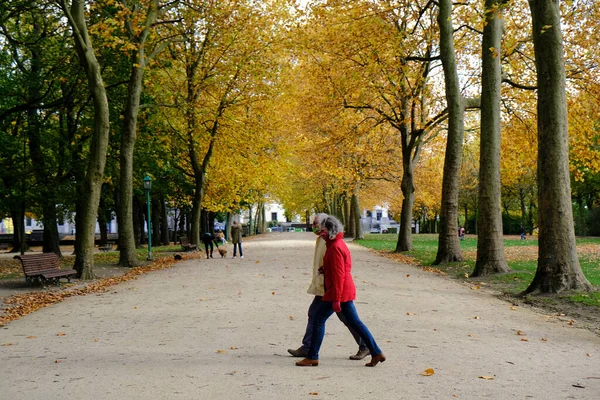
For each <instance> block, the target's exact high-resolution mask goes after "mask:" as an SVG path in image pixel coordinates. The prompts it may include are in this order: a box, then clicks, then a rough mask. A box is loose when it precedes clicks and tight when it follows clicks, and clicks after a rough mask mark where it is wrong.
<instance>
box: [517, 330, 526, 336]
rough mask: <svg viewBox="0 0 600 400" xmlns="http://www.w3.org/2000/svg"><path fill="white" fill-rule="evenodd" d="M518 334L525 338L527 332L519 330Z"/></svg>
mask: <svg viewBox="0 0 600 400" xmlns="http://www.w3.org/2000/svg"><path fill="white" fill-rule="evenodd" d="M516 334H517V335H520V336H524V335H525V332H523V331H520V330H518V329H517V332H516Z"/></svg>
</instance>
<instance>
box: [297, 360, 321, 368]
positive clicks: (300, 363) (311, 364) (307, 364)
mask: <svg viewBox="0 0 600 400" xmlns="http://www.w3.org/2000/svg"><path fill="white" fill-rule="evenodd" d="M318 365H319V360H311V359H310V358H305V359H303V360H300V361H296V366H298V367H316V366H318Z"/></svg>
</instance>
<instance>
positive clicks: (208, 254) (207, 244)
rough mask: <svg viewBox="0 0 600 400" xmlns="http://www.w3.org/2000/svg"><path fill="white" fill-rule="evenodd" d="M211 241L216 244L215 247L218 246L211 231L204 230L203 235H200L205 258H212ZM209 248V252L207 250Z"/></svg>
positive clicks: (212, 247)
mask: <svg viewBox="0 0 600 400" xmlns="http://www.w3.org/2000/svg"><path fill="white" fill-rule="evenodd" d="M213 242H214V244H216V245H217V247H219V245H218V244H217V242H216V241H215V237H214V236H213V234H212V233H210V232H206V233H205V234H204V235H202V243H204V249H205V250H206V258H213V249H214V246H213ZM209 248H210V252H209V251H208V249H209Z"/></svg>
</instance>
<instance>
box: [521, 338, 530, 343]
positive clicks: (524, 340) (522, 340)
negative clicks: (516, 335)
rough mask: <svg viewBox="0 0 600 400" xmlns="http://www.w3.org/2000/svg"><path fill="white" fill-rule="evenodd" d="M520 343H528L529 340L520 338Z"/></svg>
mask: <svg viewBox="0 0 600 400" xmlns="http://www.w3.org/2000/svg"><path fill="white" fill-rule="evenodd" d="M521 342H529V339H527V338H526V337H524V338H521Z"/></svg>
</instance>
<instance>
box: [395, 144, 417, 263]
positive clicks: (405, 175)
mask: <svg viewBox="0 0 600 400" xmlns="http://www.w3.org/2000/svg"><path fill="white" fill-rule="evenodd" d="M403 153H404V149H403ZM402 158H403V160H402V164H403V172H402V183H401V189H402V194H403V196H404V198H403V199H402V211H401V212H400V234H399V235H398V242H397V243H396V249H395V251H396V252H402V251H410V250H412V247H413V246H412V219H413V218H412V216H413V212H412V209H413V205H414V204H415V185H414V164H413V162H412V159H411V155H410V153H409V154H404V155H403V157H402Z"/></svg>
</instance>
